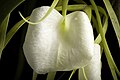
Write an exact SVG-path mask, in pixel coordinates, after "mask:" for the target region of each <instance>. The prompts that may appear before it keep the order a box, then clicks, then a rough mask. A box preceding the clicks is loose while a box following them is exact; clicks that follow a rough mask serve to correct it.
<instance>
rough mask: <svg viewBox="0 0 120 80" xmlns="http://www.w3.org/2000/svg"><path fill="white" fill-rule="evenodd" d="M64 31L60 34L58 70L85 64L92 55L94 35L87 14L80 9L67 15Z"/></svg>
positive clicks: (71, 68)
mask: <svg viewBox="0 0 120 80" xmlns="http://www.w3.org/2000/svg"><path fill="white" fill-rule="evenodd" d="M66 18H67V20H66V31H65V32H64V33H62V31H61V34H60V45H59V49H58V58H57V59H58V61H57V65H58V68H59V69H58V70H66V71H67V70H73V69H77V68H80V67H84V66H86V65H87V64H88V63H89V62H90V60H91V59H92V57H93V49H94V37H93V30H92V26H91V23H90V21H89V18H88V16H87V15H86V14H85V13H84V12H82V11H76V12H72V13H70V14H68V15H67V17H66Z"/></svg>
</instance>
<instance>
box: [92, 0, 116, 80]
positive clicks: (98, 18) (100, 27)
mask: <svg viewBox="0 0 120 80" xmlns="http://www.w3.org/2000/svg"><path fill="white" fill-rule="evenodd" d="M90 2H91V4H92V6H93V7H94V9H95V13H96V17H97V21H98V26H99V31H100V35H101V38H102V44H103V47H104V51H105V55H106V58H107V61H108V65H109V67H110V70H111V73H112V76H113V78H114V80H118V79H117V75H116V72H115V68H116V64H115V62H114V60H113V58H112V55H111V52H110V50H109V47H108V45H107V41H106V38H105V34H104V32H103V29H102V23H101V18H100V14H99V12H98V9H97V6H96V4H95V2H94V0H90Z"/></svg>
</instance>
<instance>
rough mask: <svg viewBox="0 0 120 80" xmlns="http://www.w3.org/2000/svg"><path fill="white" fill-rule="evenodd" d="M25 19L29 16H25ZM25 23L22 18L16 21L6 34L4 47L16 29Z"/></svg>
mask: <svg viewBox="0 0 120 80" xmlns="http://www.w3.org/2000/svg"><path fill="white" fill-rule="evenodd" d="M26 19H27V20H28V19H29V17H27V18H26ZM24 23H25V21H24V20H21V21H19V22H18V23H16V24H15V25H14V26H13V27H12V28H11V30H10V31H9V32H8V33H7V36H6V40H5V45H4V47H5V46H6V45H7V44H8V42H9V41H10V39H11V38H12V37H13V36H14V34H15V33H16V32H17V31H18V29H19V28H20V27H21V26H22V25H23V24H24Z"/></svg>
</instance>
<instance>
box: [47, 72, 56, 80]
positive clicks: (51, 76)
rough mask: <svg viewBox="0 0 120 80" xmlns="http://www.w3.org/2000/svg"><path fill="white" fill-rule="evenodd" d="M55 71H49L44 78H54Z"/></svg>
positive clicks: (48, 79)
mask: <svg viewBox="0 0 120 80" xmlns="http://www.w3.org/2000/svg"><path fill="white" fill-rule="evenodd" d="M55 75H56V72H49V73H48V75H47V79H46V80H54V78H55Z"/></svg>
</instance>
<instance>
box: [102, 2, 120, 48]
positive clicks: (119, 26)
mask: <svg viewBox="0 0 120 80" xmlns="http://www.w3.org/2000/svg"><path fill="white" fill-rule="evenodd" d="M103 2H104V4H105V6H106V9H107V11H108V14H109V16H110V19H111V22H112V25H113V28H114V30H115V33H116V36H117V39H118V43H119V47H120V24H119V22H118V19H117V16H116V14H115V12H114V10H113V8H112V6H111V4H110V1H109V0H103Z"/></svg>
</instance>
